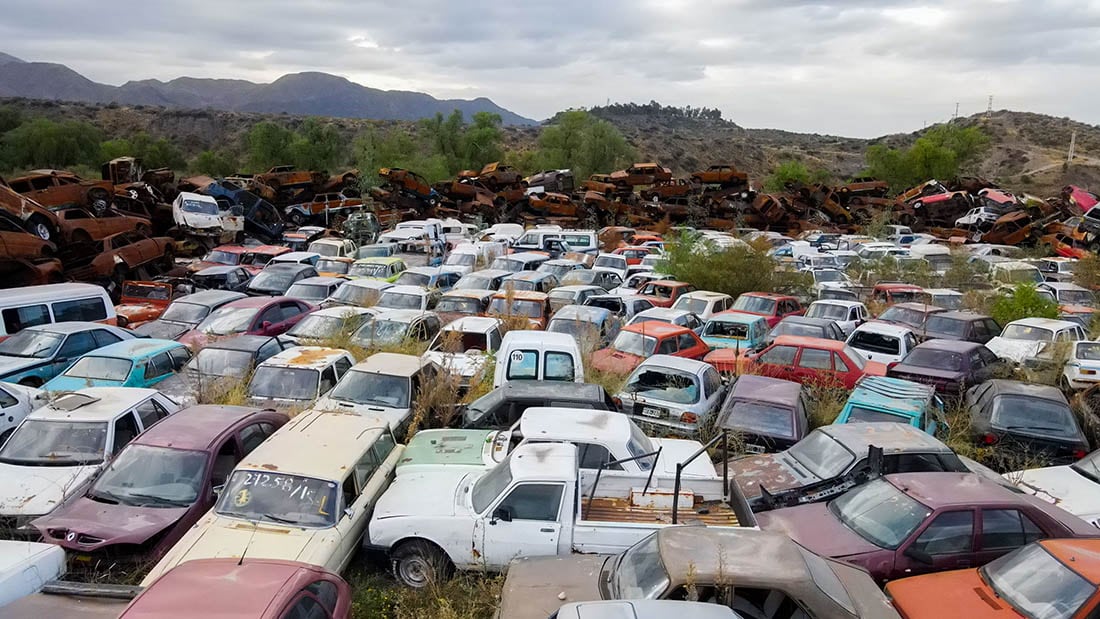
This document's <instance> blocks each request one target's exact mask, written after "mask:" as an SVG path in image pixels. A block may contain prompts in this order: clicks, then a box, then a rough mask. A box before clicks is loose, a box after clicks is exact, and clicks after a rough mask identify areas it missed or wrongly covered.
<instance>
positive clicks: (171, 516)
mask: <svg viewBox="0 0 1100 619" xmlns="http://www.w3.org/2000/svg"><path fill="white" fill-rule="evenodd" d="M287 421H288V417H287V416H286V415H285V414H283V413H277V412H275V411H272V410H263V409H260V410H257V409H254V408H247V407H244V406H193V407H191V408H187V409H184V410H182V411H180V412H179V413H176V414H175V415H170V416H169V417H167V418H165V419H164V420H163V421H161V422H159V423H157V424H156V425H154V426H152V427H150V428H149V429H148V430H147V431H145V432H144V433H142V434H141V435H139V436H138V437H137V438H136V439H134V440H133V441H132V442H131V443H130V444H129V445H127V446H126V447H125V448H123V449H122V451H120V452H119V453H118V455H117V456H115V459H114V460H113V461H112V462H111V464H110V465H109V466H108V467H107V468H106V469H105V470H104V471H103V473H101V474H100V476H99V477H98V478H97V479H96V480H95V482H94V483H93V484H92V485H91V486H90V487H89V488H88V490H87V491H85V492H84V494H83V495H80V496H77V497H75V498H74V499H72V500H70V501H68V502H67V503H65V504H64V505H62V506H61V507H60V508H58V509H57V510H55V511H54V512H53V513H51V514H49V515H47V516H44V517H42V518H39V519H38V520H35V521H34V522H33V523H32V524H33V525H34V527H35V528H37V529H38V531H39V532H40V533H41V534H42V537H43V541H46V542H51V543H54V544H58V545H59V546H62V547H64V548H65V549H66V550H68V551H69V552H71V553H73V555H74V556H76V557H77V558H81V557H91V558H107V559H111V560H114V561H123V562H135V563H141V562H146V561H148V562H154V561H157V560H158V559H160V558H161V556H163V555H164V553H165V552H167V551H168V549H169V548H171V547H172V545H173V544H175V543H176V542H177V541H179V539H180V537H182V536H183V534H184V533H185V532H186V531H187V529H189V528H191V526H192V525H193V524H195V522H197V521H198V519H199V518H200V517H201V516H202V515H203V514H205V513H206V512H207V511H209V510H210V508H211V507H213V506H214V501H215V499H216V493H217V492H218V491H219V490H220V486H222V485H223V484H225V481H226V479H227V478H228V476H229V473H230V472H232V471H233V467H234V466H236V465H237V463H238V462H240V460H241V458H242V457H244V456H245V455H246V454H248V452H250V451H252V450H253V449H254V448H255V447H256V446H257V445H259V444H260V443H262V442H263V441H264V439H266V438H267V437H268V436H270V435H271V433H272V432H274V431H275V430H277V429H278V428H280V427H281V426H282V425H283V424H285V423H286V422H287Z"/></svg>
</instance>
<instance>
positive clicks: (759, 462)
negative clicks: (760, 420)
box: [729, 454, 817, 499]
mask: <svg viewBox="0 0 1100 619" xmlns="http://www.w3.org/2000/svg"><path fill="white" fill-rule="evenodd" d="M729 467H730V471H729V474H730V477H732V478H733V479H734V481H736V482H737V485H738V486H740V487H741V492H743V493H744V494H745V497H746V498H749V499H752V498H756V497H759V496H761V494H762V493H761V492H760V486H763V487H764V488H765V489H767V491H768V492H770V493H772V494H775V493H776V492H778V491H780V490H788V489H790V488H798V487H800V486H803V485H805V484H808V483H811V482H813V481H817V478H816V477H812V478H809V479H803V478H800V477H799V476H798V475H797V474H796V473H795V471H794V470H793V469H792V468H791V466H790V465H788V464H787V462H786V458H785V457H784V456H783V454H760V455H758V456H745V457H743V458H737V459H735V460H731V461H730V464H729Z"/></svg>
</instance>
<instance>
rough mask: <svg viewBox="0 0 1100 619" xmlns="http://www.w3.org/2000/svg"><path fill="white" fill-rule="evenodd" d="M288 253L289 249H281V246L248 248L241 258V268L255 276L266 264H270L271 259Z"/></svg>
mask: <svg viewBox="0 0 1100 619" xmlns="http://www.w3.org/2000/svg"><path fill="white" fill-rule="evenodd" d="M289 253H290V248H289V247H283V246H282V245H260V246H258V247H250V248H249V249H248V251H247V252H245V253H244V255H242V256H241V266H243V267H244V269H245V270H246V271H248V272H249V273H251V274H252V275H256V274H257V273H259V272H260V271H262V270H263V269H264V267H266V266H267V263H268V262H271V259H272V258H274V257H275V256H281V255H283V254H289Z"/></svg>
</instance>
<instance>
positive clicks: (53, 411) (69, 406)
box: [27, 387, 157, 421]
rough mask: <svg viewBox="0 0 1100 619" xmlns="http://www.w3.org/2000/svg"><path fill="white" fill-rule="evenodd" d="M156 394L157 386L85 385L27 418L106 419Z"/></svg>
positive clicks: (62, 395) (57, 398)
mask: <svg viewBox="0 0 1100 619" xmlns="http://www.w3.org/2000/svg"><path fill="white" fill-rule="evenodd" d="M156 393H157V390H156V389H139V388H137V387H86V388H84V389H78V390H76V391H73V392H69V393H63V394H61V395H59V396H58V397H56V398H54V399H53V400H52V401H51V402H50V403H49V404H47V405H45V406H43V407H41V408H39V409H37V410H35V411H33V412H32V413H31V414H30V415H28V416H27V418H28V419H54V420H62V419H73V420H80V421H108V420H111V419H114V418H115V417H117V416H118V415H119V413H121V412H122V411H125V410H126V409H129V408H132V407H134V406H136V405H137V404H139V403H141V402H144V401H145V400H147V399H149V398H151V397H153V396H154V395H156Z"/></svg>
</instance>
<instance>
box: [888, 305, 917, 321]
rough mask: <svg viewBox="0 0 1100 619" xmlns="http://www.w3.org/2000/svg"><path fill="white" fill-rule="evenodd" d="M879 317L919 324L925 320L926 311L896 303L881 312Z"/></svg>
mask: <svg viewBox="0 0 1100 619" xmlns="http://www.w3.org/2000/svg"><path fill="white" fill-rule="evenodd" d="M878 318H879V320H885V321H889V322H900V323H902V324H906V325H919V324H921V323H923V322H924V312H921V311H918V310H915V309H911V308H908V307H899V306H897V305H895V306H893V307H891V308H890V309H888V310H886V311H885V312H883V313H881V314H879V317H878Z"/></svg>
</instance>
